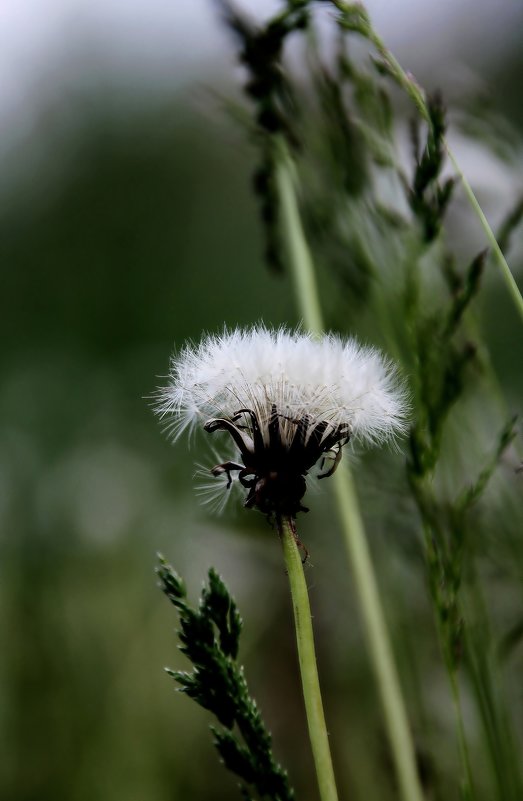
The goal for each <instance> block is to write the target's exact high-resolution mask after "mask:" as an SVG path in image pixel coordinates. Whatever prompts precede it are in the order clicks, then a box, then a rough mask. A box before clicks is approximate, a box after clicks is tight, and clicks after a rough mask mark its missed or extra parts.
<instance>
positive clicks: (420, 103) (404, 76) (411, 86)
mask: <svg viewBox="0 0 523 801" xmlns="http://www.w3.org/2000/svg"><path fill="white" fill-rule="evenodd" d="M332 4H333V5H334V6H335V7H336V8H337V9H338V11H339V12H340V14H341V16H340V25H341V27H342V28H343V27H344V28H347V29H348V30H352V31H354V32H356V33H359V34H360V35H361V36H363V37H364V38H365V39H367V41H368V42H370V43H371V44H372V45H373V46H374V47H375V49H376V51H377V52H378V53H379V57H380V62H381V66H382V67H383V68H384V69H385V70H386V71H387V72H388V74H389V75H390V76H391V78H392V79H393V80H394V81H395V83H397V84H398V86H400V87H401V89H402V90H403V91H404V92H405V93H406V94H407V95H408V97H410V99H411V101H412V103H413V104H414V106H415V107H416V109H417V111H418V113H419V115H420V117H422V119H424V120H425V122H426V123H428V124H429V125H430V124H431V120H430V114H429V109H428V106H427V99H426V95H425V92H424V91H423V89H422V87H421V86H420V85H419V84H418V83H417V82H416V80H415V79H414V77H413V76H412V75H411V74H410V73H408V72H406V71H405V70H404V69H403V67H402V66H401V64H400V63H399V61H398V60H397V58H396V57H395V56H394V55H393V53H392V52H391V51H390V50H389V48H388V47H387V46H386V45H385V43H384V41H383V39H382V38H381V37H380V36H379V35H378V34H377V33H376V31H375V30H374V28H373V27H372V24H371V22H370V19H369V17H368V14H367V12H366V11H365V10H364V8H363V6H362V5H361V4H360V3H350V2H349V3H348V2H345V0H332ZM444 141H445V148H446V150H447V154H448V157H449V159H450V161H451V162H452V166H453V167H454V169H455V170H456V172H457V174H458V176H459V178H460V181H461V184H462V186H463V190H464V192H465V196H466V198H467V200H468V202H469V204H470V206H471V208H472V210H473V212H474V214H475V215H476V217H477V218H478V220H479V222H480V224H481V227H482V228H483V231H484V233H485V237H486V239H487V241H488V243H489V245H490V247H491V249H492V254H493V257H494V260H495V261H496V263H497V265H498V267H499V268H500V270H501V276H502V278H503V280H504V281H505V284H506V286H507V289H508V291H509V293H510V296H511V298H512V300H513V301H514V305H515V307H516V309H517V311H518V312H519V315H520V317H521V318H522V319H523V297H522V295H521V292H520V290H519V287H518V285H517V283H516V281H515V279H514V276H513V275H512V272H511V270H510V267H509V266H508V263H507V260H506V259H505V256H504V255H503V251H502V250H501V248H500V246H499V244H498V242H497V240H496V237H495V235H494V232H493V231H492V228H491V227H490V224H489V222H488V220H487V218H486V217H485V214H484V212H483V209H482V208H481V205H480V203H479V201H478V199H477V197H476V195H475V194H474V191H473V189H472V187H471V185H470V184H469V182H468V180H467V178H466V176H465V175H464V173H463V171H462V169H461V167H460V166H459V163H458V161H457V159H456V157H455V155H454V153H453V151H452V150H451V148H450V147H449V144H448V142H447V141H446V140H444Z"/></svg>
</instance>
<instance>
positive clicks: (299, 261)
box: [277, 140, 423, 801]
mask: <svg viewBox="0 0 523 801" xmlns="http://www.w3.org/2000/svg"><path fill="white" fill-rule="evenodd" d="M278 147H279V165H278V175H277V181H278V189H279V199H280V214H281V224H282V232H283V235H284V237H285V243H286V250H287V258H288V261H289V265H290V267H291V271H292V274H293V279H294V284H295V287H296V295H297V299H298V304H299V308H300V310H301V312H302V314H303V322H304V325H305V327H306V328H308V329H309V330H310V331H312V332H314V333H316V334H319V333H321V331H322V329H323V325H322V316H321V309H320V303H319V295H318V290H317V286H316V278H315V274H314V266H313V262H312V258H311V255H310V252H309V249H308V246H307V241H306V239H305V234H304V231H303V227H302V224H301V219H300V214H299V209H298V203H297V199H296V193H295V189H294V183H293V165H292V161H291V158H290V155H289V153H288V150H287V147H286V145H285V143H284V142H283V141H282V140H280V141H279V142H278ZM333 481H334V486H335V490H336V498H337V503H338V513H339V516H340V519H341V523H342V529H343V535H344V538H345V544H346V548H347V552H348V554H349V558H350V561H351V565H352V570H353V574H354V580H355V585H356V591H357V595H358V599H359V603H360V606H361V611H362V615H363V618H364V621H365V624H366V625H365V632H366V636H367V641H368V647H369V652H370V657H371V662H372V666H373V669H374V673H375V676H376V680H377V682H378V686H379V690H380V696H381V700H382V704H383V710H384V715H385V723H386V727H387V733H388V736H389V741H390V747H391V752H392V756H393V759H394V764H395V767H396V773H397V776H398V784H399V786H400V789H401V797H402V798H403V801H422V799H423V792H422V790H421V786H420V782H419V778H418V773H417V770H416V758H415V751H414V744H413V742H412V737H411V734H410V730H409V725H408V721H407V713H406V710H405V705H404V702H403V696H402V693H401V687H400V683H399V679H398V674H397V671H396V667H395V663H394V657H393V653H392V648H391V645H390V640H389V636H388V631H387V626H386V623H385V616H384V613H383V608H382V605H381V601H380V597H379V592H378V587H377V582H376V578H375V574H374V569H373V566H372V561H371V558H370V554H369V550H368V546H367V540H366V537H365V529H364V526H363V520H362V517H361V513H360V510H359V503H358V497H357V495H356V490H355V488H354V484H353V481H352V477H351V475H350V471H349V469H348V467H347V466H344V469H338V470H337V472H336V473H335V474H334V476H333Z"/></svg>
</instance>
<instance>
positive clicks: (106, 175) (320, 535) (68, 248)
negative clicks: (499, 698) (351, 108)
mask: <svg viewBox="0 0 523 801" xmlns="http://www.w3.org/2000/svg"><path fill="white" fill-rule="evenodd" d="M245 5H246V6H247V7H248V4H245ZM250 6H251V8H252V7H256V13H257V14H259V15H262V14H263V13H264V12H265V11H267V10H270V9H274V8H275V7H276V6H277V4H275V3H266V4H264V3H256V4H255V3H251V4H250ZM385 6H387V7H385ZM389 6H390V7H389ZM368 7H369V10H370V12H371V14H372V15H373V18H374V22H375V24H376V27H377V28H378V29H379V30H380V32H381V33H382V35H383V36H384V37H385V39H386V40H387V42H388V43H389V45H390V46H391V47H392V48H393V49H394V50H395V52H396V55H397V56H398V57H399V59H400V61H401V62H402V63H403V64H404V66H405V67H406V68H408V69H410V70H411V71H412V72H413V73H414V74H415V75H416V76H417V77H418V78H419V80H420V82H421V83H422V84H425V85H427V86H429V87H431V88H434V87H436V86H438V87H441V88H442V89H443V91H444V93H445V95H446V97H447V99H448V100H449V102H450V103H451V105H452V104H454V105H455V107H456V108H457V109H458V110H459V107H460V104H462V103H465V102H467V103H469V102H470V103H474V102H476V103H480V104H483V108H486V107H488V108H489V109H490V110H491V112H492V115H491V117H490V120H491V123H490V124H491V127H490V128H489V131H488V132H485V131H483V133H484V134H485V136H486V135H487V133H490V135H491V138H492V141H493V142H494V144H495V149H494V151H493V150H488V149H487V148H486V147H484V146H479V145H478V146H477V147H472V146H471V145H470V143H468V144H467V146H464V145H463V142H462V140H461V139H460V138H459V137H456V147H457V149H458V152H459V154H460V156H461V158H462V163H463V166H464V168H465V170H466V171H467V173H468V174H469V177H470V178H471V180H472V182H473V183H474V186H475V187H476V188H477V190H478V193H479V196H480V199H481V200H482V201H483V202H484V204H485V207H486V209H487V212H488V213H489V215H491V217H492V219H493V220H494V221H499V219H501V216H502V213H503V211H504V210H506V209H507V208H508V207H509V206H510V204H511V202H513V201H514V200H515V199H516V198H517V196H518V193H521V187H522V181H521V178H522V176H523V149H522V147H521V142H520V139H519V136H520V133H522V132H523V106H522V104H521V85H522V81H523V48H522V43H523V7H521V6H519V5H518V4H516V3H513V2H511V1H510V0H503V1H502V0H499V1H498V2H497V3H496V4H492V3H488V2H486V0H482V2H478V0H475V1H474V2H472V1H470V2H461V3H452V2H445V3H438V4H436V5H435V6H434V5H432V6H430V9H429V6H428V5H427V4H420V3H416V2H414V0H403V2H396V3H394V4H384V3H379V2H377V0H371V2H369V3H368ZM0 73H1V76H2V77H1V80H0V128H1V134H0V175H1V178H0V263H1V268H0V269H1V290H0V326H1V337H0V353H1V365H2V367H1V382H0V525H1V534H0V536H1V539H0V548H1V561H0V624H1V641H2V646H1V653H2V656H1V657H0V750H1V752H2V760H1V761H0V798H2V799H5V801H37V800H38V801H62V800H63V801H66V799H67V801H91V799H97V801H116V800H117V799H118V801H120V800H121V799H126V801H178V799H180V801H181V799H183V800H184V801H187V800H188V799H191V800H192V799H194V801H196V800H197V799H207V800H208V801H221V800H222V799H229V798H235V797H238V793H237V790H236V789H235V784H234V779H233V778H231V777H230V776H228V775H227V774H226V773H225V771H223V770H222V769H221V768H220V766H219V765H218V763H217V759H216V756H215V754H214V752H213V749H212V745H211V737H210V734H209V732H208V723H209V720H208V717H207V715H206V714H205V713H204V712H203V711H202V710H200V709H199V708H196V706H195V705H194V704H193V703H192V702H190V701H189V700H188V699H187V698H185V697H184V696H182V695H180V694H176V693H174V691H173V685H172V682H171V680H170V679H169V678H168V677H167V676H166V675H165V674H164V673H163V670H162V668H163V666H164V665H171V666H173V667H183V666H184V661H183V658H182V656H181V655H180V654H179V653H178V652H177V650H176V639H175V637H174V635H173V629H174V627H175V624H176V619H175V617H174V615H173V613H172V611H171V609H170V608H169V606H168V604H167V602H166V600H165V599H164V598H163V597H162V595H161V593H160V592H159V590H158V589H157V588H156V585H155V577H154V572H153V571H154V564H155V554H156V552H157V551H162V552H163V553H164V554H165V555H166V556H167V557H168V559H169V560H170V561H171V562H172V563H173V564H174V565H175V567H176V568H177V570H178V571H179V572H181V573H182V574H183V575H184V576H185V578H186V580H187V582H188V584H189V587H190V589H191V595H192V597H193V598H196V597H197V593H198V591H199V588H200V586H201V582H202V581H203V579H204V578H205V575H206V572H207V569H208V567H209V566H210V565H211V564H212V565H215V566H216V567H217V568H218V569H219V570H220V572H221V573H222V574H223V576H224V578H225V579H226V581H227V582H228V584H229V586H230V588H231V589H232V591H233V593H234V594H235V596H236V599H237V601H238V603H239V606H240V609H241V611H242V614H243V616H244V619H245V632H244V636H243V645H242V659H243V661H244V662H245V664H246V669H247V676H248V679H249V682H250V685H251V687H252V689H253V692H254V694H255V696H256V697H257V699H258V701H259V703H260V705H261V707H262V710H263V712H264V715H265V718H266V720H267V722H268V724H269V726H270V728H271V729H272V731H273V734H274V738H275V748H276V752H277V754H278V756H279V757H280V758H281V759H282V761H283V762H284V763H285V764H286V765H287V766H288V768H289V770H290V772H291V777H292V781H293V783H294V785H295V787H296V789H297V791H298V797H300V798H310V799H312V798H314V797H315V790H314V780H313V777H312V766H311V758H310V756H309V751H308V744H307V739H306V730H305V720H304V715H303V710H302V702H301V695H300V688H299V678H298V673H297V667H296V659H295V651H294V641H293V632H292V628H291V619H290V609H289V604H288V598H287V586H286V580H285V576H284V572H283V567H282V562H281V556H280V552H279V545H278V541H277V537H276V535H275V534H274V532H273V531H272V530H271V529H270V527H269V526H268V525H267V524H266V523H265V521H264V520H262V519H260V518H258V516H257V515H255V514H250V513H245V512H244V511H243V510H241V509H238V510H236V511H234V510H229V511H226V513H225V514H224V515H222V516H221V517H216V516H215V515H212V514H211V513H209V512H208V511H206V509H205V508H203V507H202V506H201V505H199V504H198V501H197V499H196V497H195V494H194V482H193V477H194V472H195V469H196V468H195V464H196V463H198V462H201V463H203V464H210V463H211V462H212V455H211V454H210V451H209V449H208V445H207V443H206V442H205V441H204V440H203V438H202V439H200V440H198V439H197V440H196V442H195V444H194V446H193V447H192V449H191V450H189V449H188V447H187V444H186V442H184V441H181V442H179V443H177V445H176V446H175V447H172V446H171V445H170V444H169V443H168V442H167V441H166V439H165V437H163V436H162V433H161V431H160V427H159V426H158V423H157V421H156V420H155V419H154V416H153V413H152V411H151V405H150V398H151V395H152V394H153V393H154V390H155V388H156V387H157V386H158V385H160V384H161V383H162V382H163V380H164V379H163V378H162V377H163V376H165V374H166V372H167V369H168V360H169V355H170V353H171V351H172V349H173V348H174V347H175V346H179V345H181V344H182V343H183V342H184V341H186V340H187V339H188V338H193V339H195V340H197V339H199V337H200V336H201V334H202V332H204V331H215V330H219V329H220V328H222V327H223V325H224V324H226V325H229V326H232V325H243V324H248V323H250V322H253V321H257V320H264V321H265V322H266V323H268V324H271V323H272V324H279V323H283V322H286V323H290V324H294V323H297V322H298V319H299V318H298V314H297V311H296V307H295V305H294V302H293V298H292V294H291V288H290V283H289V281H288V279H287V278H286V277H285V276H279V277H278V276H275V275H274V274H271V273H270V272H269V271H268V270H267V268H266V266H265V265H264V262H263V257H262V252H263V244H262V236H261V231H260V228H259V223H258V214H257V208H256V203H255V200H254V198H253V197H252V194H251V174H252V170H253V164H254V153H253V150H252V149H251V147H250V146H249V144H248V142H247V141H246V137H245V135H244V132H243V131H242V130H241V128H240V127H239V126H238V125H237V124H236V123H235V121H234V120H233V119H232V117H231V116H230V115H229V114H228V112H227V110H226V106H227V101H228V99H229V98H235V99H238V98H239V88H238V80H237V79H238V68H237V67H236V62H235V56H234V53H233V47H232V43H231V41H230V39H229V37H228V35H227V33H226V31H224V30H223V28H222V26H221V23H220V20H219V16H218V14H217V11H216V8H215V7H214V6H213V3H212V2H211V0H209V2H203V1H202V0H198V1H197V2H196V0H193V1H192V2H188V0H178V2H174V1H173V2H171V3H166V2H163V0H150V1H149V2H147V3H145V2H121V0H104V2H102V0H95V1H94V2H93V0H91V1H90V2H87V0H61V2H60V0H40V2H37V0H29V1H28V2H26V3H23V4H21V3H18V2H15V0H3V3H2V6H1V8H0ZM471 119H473V117H472V118H471ZM481 119H483V116H481ZM492 120H494V123H492ZM481 124H482V123H481V121H480V117H479V115H478V126H479V125H481ZM458 228H459V232H460V237H461V238H462V239H463V237H465V239H466V238H467V237H470V239H471V241H472V240H473V239H474V237H477V236H478V234H477V230H476V229H475V227H474V225H471V224H469V223H466V222H465V221H464V220H461V219H460V220H459V224H458ZM469 228H470V230H469ZM466 241H468V240H466ZM515 244H516V248H515V257H514V260H513V262H512V263H513V266H514V269H515V270H516V271H517V270H518V269H519V267H520V266H521V264H520V262H521V248H520V247H519V250H518V244H517V242H516V243H515ZM488 293H489V295H488V297H489V301H488V303H485V306H486V311H485V317H486V325H487V330H488V331H489V332H490V333H489V335H490V345H491V350H492V355H493V359H494V361H495V363H496V367H497V368H498V370H499V372H500V375H501V378H502V383H503V386H504V389H505V391H506V393H507V398H508V400H509V403H510V404H512V405H513V406H514V407H515V408H516V409H517V403H518V401H517V398H518V395H519V392H520V390H521V380H522V379H521V375H520V373H519V368H520V366H521V358H520V357H521V347H520V346H519V348H518V344H520V334H519V333H518V330H520V329H518V322H517V319H516V317H515V315H514V313H513V311H512V310H511V307H510V304H509V303H508V302H507V300H506V297H505V290H504V288H503V287H502V286H501V285H500V284H499V281H497V279H496V278H495V276H493V277H492V278H491V279H490V282H489V286H488ZM327 306H328V301H327ZM332 319H333V320H334V321H335V317H333V318H332ZM359 324H360V323H359V318H358V310H357V309H354V310H353V319H351V320H350V322H349V324H348V328H349V329H350V330H351V331H354V332H355V333H358V331H359ZM361 328H362V330H363V333H364V336H365V338H366V339H367V340H369V339H370V340H372V331H371V330H369V327H368V321H367V322H366V323H365V324H364V325H363V324H362V326H361ZM518 350H519V357H518ZM354 458H355V459H356V464H357V467H358V469H357V476H358V484H359V487H360V491H361V494H362V498H363V509H364V513H365V516H366V519H367V522H368V527H369V531H370V532H371V546H372V549H373V553H374V556H375V560H376V563H377V569H378V572H379V575H380V578H381V584H382V588H383V593H384V597H385V602H386V605H387V609H388V614H389V617H390V622H391V625H392V627H393V630H394V632H395V643H396V648H397V653H398V660H399V664H400V668H401V674H402V677H403V681H404V685H405V687H406V690H407V694H408V697H409V703H411V705H412V709H413V710H418V711H416V712H413V713H412V714H413V718H414V722H415V726H420V727H421V726H422V723H423V721H422V715H421V713H420V712H419V710H420V708H421V707H420V706H418V705H417V701H416V699H418V700H419V697H420V696H422V695H423V696H424V697H425V701H424V703H425V704H426V705H427V704H428V714H429V716H430V726H429V727H428V732H429V735H428V740H427V739H426V740H425V743H426V744H428V746H430V745H431V742H432V745H435V748H436V751H437V754H438V761H439V762H440V763H441V764H443V766H444V767H445V768H446V769H447V770H448V775H449V776H451V775H452V772H453V766H455V764H456V761H457V757H456V754H455V744H454V741H453V739H452V737H447V736H446V735H447V734H448V732H449V731H452V720H451V717H452V713H451V709H450V705H449V703H448V691H447V687H446V684H445V678H444V676H443V675H442V673H441V669H440V668H439V666H438V665H439V657H438V652H437V645H436V640H435V635H434V632H433V625H432V616H431V611H430V608H429V605H428V601H427V599H426V591H425V586H424V576H423V568H422V560H421V551H420V546H419V539H418V532H417V522H416V517H415V515H414V514H413V511H412V508H411V503H410V501H409V500H408V496H407V495H406V493H405V488H404V479H403V472H402V471H403V467H402V460H403V458H404V456H403V455H402V454H401V452H399V453H396V454H390V453H387V454H385V455H383V454H370V455H357V456H355V457H354ZM310 505H311V506H312V508H313V511H312V512H311V514H310V515H309V516H308V517H307V518H304V519H303V528H302V538H303V539H304V541H305V542H306V543H307V545H308V546H309V548H310V550H311V553H312V557H311V564H310V565H309V567H308V573H307V576H308V581H309V584H310V587H311V593H312V602H313V604H314V609H315V624H316V629H317V637H318V648H319V653H320V667H321V676H322V680H323V684H324V689H325V695H326V711H327V717H328V719H329V722H330V730H331V734H332V742H333V747H334V758H335V761H336V764H337V768H338V772H339V775H340V785H341V787H342V790H343V794H344V795H346V796H347V797H349V793H351V796H350V797H352V798H357V799H362V800H364V801H372V799H373V798H380V799H381V798H387V797H388V796H387V795H386V794H384V792H385V791H384V790H383V786H382V785H380V784H379V783H378V784H377V783H376V781H375V770H376V764H378V765H380V771H381V774H382V776H385V777H387V776H389V769H390V766H389V764H388V759H387V755H386V749H385V740H384V735H383V732H382V726H381V720H380V714H379V708H378V703H377V698H376V693H375V687H374V684H373V681H372V678H371V676H370V673H369V666H368V661H367V657H366V651H365V646H364V641H363V639H362V632H361V626H360V622H359V617H358V612H357V608H356V606H355V601H354V597H353V594H352V589H351V584H350V576H349V574H348V573H347V570H346V566H345V563H344V559H343V558H340V548H341V545H340V532H339V530H338V528H337V524H336V520H335V516H334V515H333V514H332V513H331V510H330V500H329V491H328V488H327V487H322V493H320V494H318V495H317V496H315V497H314V498H312V499H311V503H310ZM492 514H493V515H494V513H492ZM517 559H519V562H518V563H517V571H520V572H518V575H519V576H520V578H521V577H523V569H522V563H521V554H520V553H519V551H518V552H517ZM498 578H499V581H500V582H502V581H503V574H502V573H501V574H500V576H499V577H498ZM508 606H510V610H509V611H508V612H504V614H506V615H507V616H508V618H507V619H508V622H514V621H516V622H517V615H518V614H519V615H520V616H521V592H519V595H518V594H517V593H516V594H515V595H514V596H512V595H511V596H510V604H508ZM511 615H512V617H511ZM512 618H513V619H512ZM518 660H519V661H518ZM518 667H519V668H521V667H522V660H521V653H520V654H519V657H518V656H517V655H516V660H515V662H514V667H513V671H514V675H516V673H517V669H518ZM513 711H514V713H515V717H516V721H519V722H517V726H519V728H521V721H522V717H523V714H522V711H523V698H522V695H521V688H520V689H519V691H517V690H516V692H515V695H514V702H513ZM471 714H472V713H471ZM431 738H432V740H431ZM427 759H428V757H427ZM429 762H430V760H428V762H427V765H428V767H427V770H429V769H430V766H429ZM390 783H392V778H391V779H390ZM380 788H381V789H380ZM389 791H390V792H391V797H394V793H393V790H389ZM448 797H449V798H450V797H453V796H452V795H449V796H448Z"/></svg>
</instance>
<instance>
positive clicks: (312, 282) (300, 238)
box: [276, 138, 323, 334]
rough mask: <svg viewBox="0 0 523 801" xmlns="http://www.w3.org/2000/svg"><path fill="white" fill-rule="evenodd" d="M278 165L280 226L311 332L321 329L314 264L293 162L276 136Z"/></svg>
mask: <svg viewBox="0 0 523 801" xmlns="http://www.w3.org/2000/svg"><path fill="white" fill-rule="evenodd" d="M276 147H277V148H278V159H279V168H278V170H277V172H276V182H277V186H278V195H279V199H280V204H281V214H282V229H283V236H284V238H285V244H286V248H287V260H288V263H289V266H290V269H291V273H292V279H293V283H294V290H295V293H296V298H297V301H298V308H299V309H300V311H301V313H302V315H303V322H304V324H305V327H306V328H308V329H309V331H312V332H313V333H314V334H321V332H322V331H323V319H322V313H321V306H320V300H319V292H318V286H317V283H316V276H315V274H314V265H313V263H312V258H311V254H310V251H309V248H308V246H307V242H306V240H305V235H304V233H303V228H302V224H301V219H300V211H299V208H298V200H297V198H296V190H295V188H294V180H293V177H294V176H293V172H294V165H293V163H292V160H291V157H290V155H289V152H288V148H287V145H286V144H285V141H284V140H283V139H282V138H278V139H276Z"/></svg>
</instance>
